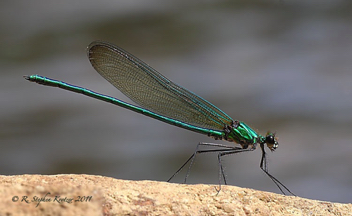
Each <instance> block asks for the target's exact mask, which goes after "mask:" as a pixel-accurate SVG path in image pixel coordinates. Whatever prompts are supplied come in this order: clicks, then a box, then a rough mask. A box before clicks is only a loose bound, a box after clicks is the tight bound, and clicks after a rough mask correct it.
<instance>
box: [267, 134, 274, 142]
mask: <svg viewBox="0 0 352 216" xmlns="http://www.w3.org/2000/svg"><path fill="white" fill-rule="evenodd" d="M265 142H266V143H267V144H275V137H274V136H273V135H272V134H270V135H267V136H266V139H265Z"/></svg>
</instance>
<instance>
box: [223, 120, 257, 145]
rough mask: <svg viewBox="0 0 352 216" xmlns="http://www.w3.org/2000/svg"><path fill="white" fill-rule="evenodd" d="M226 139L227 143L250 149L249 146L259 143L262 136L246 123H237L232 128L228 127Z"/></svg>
mask: <svg viewBox="0 0 352 216" xmlns="http://www.w3.org/2000/svg"><path fill="white" fill-rule="evenodd" d="M224 132H225V136H224V138H225V139H226V140H227V141H230V142H231V141H232V142H235V143H238V144H240V145H242V147H243V148H248V145H252V144H254V143H257V142H258V141H261V140H258V139H261V138H262V136H260V135H258V134H257V133H256V132H255V131H254V130H253V129H252V128H250V127H249V126H248V125H246V124H245V123H244V122H239V121H235V122H234V123H233V124H232V126H227V128H225V130H224Z"/></svg>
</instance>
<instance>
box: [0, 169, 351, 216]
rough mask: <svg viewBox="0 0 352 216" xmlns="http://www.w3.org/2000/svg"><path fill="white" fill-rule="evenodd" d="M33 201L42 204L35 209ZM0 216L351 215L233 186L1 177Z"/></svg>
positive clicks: (347, 207)
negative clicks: (39, 200) (36, 198)
mask: <svg viewBox="0 0 352 216" xmlns="http://www.w3.org/2000/svg"><path fill="white" fill-rule="evenodd" d="M48 193H50V194H48ZM15 196H17V197H18V199H17V197H15ZM24 196H27V201H28V203H27V202H25V201H24ZM55 196H60V197H56V199H55ZM90 196H91V199H89V197H90ZM34 197H38V198H42V199H44V198H45V199H46V200H45V201H42V202H40V203H39V204H38V202H35V201H33V200H34ZM65 197H66V199H64V198H65ZM58 198H61V203H59V202H58ZM72 198H73V200H71V202H70V199H72ZM78 198H81V200H79V201H76V200H77V199H78ZM87 199H88V200H87ZM0 215H352V204H340V203H330V202H323V201H316V200H309V199H304V198H300V197H292V196H283V195H279V194H274V193H269V192H262V191H256V190H252V189H246V188H239V187H235V186H222V190H221V192H220V193H219V194H217V191H216V190H215V185H201V184H199V185H185V184H172V183H166V182H155V181H126V180H119V179H113V178H109V177H102V176H91V175H53V176H46V175H19V176H0Z"/></svg>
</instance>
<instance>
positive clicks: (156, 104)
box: [88, 41, 232, 130]
mask: <svg viewBox="0 0 352 216" xmlns="http://www.w3.org/2000/svg"><path fill="white" fill-rule="evenodd" d="M88 57H89V60H90V62H91V64H92V65H93V67H94V68H95V70H96V71H97V72H98V73H99V74H100V75H101V76H103V77H104V78H105V79H106V80H107V81H109V82H110V83H111V84H112V85H114V86H115V87H116V88H117V89H119V90H120V91H121V92H122V93H123V94H125V95H126V96H127V97H129V98H130V99H131V100H132V101H134V102H135V103H137V104H138V105H140V106H141V107H143V108H146V109H148V110H150V111H153V112H155V113H157V114H160V115H163V116H166V117H168V118H172V119H176V120H179V121H182V122H185V123H188V124H191V125H194V126H198V127H203V128H209V129H214V130H222V129H223V128H224V126H225V125H229V124H231V122H232V119H231V118H230V117H229V116H228V115H227V114H225V113H224V112H223V111H221V110H220V109H219V108H217V107H215V106H214V105H212V104H211V103H210V102H208V101H206V100H204V99H203V98H201V97H199V96H197V95H195V94H194V93H192V92H190V91H188V90H187V89H185V88H183V87H181V86H179V85H177V84H175V83H173V82H172V81H171V80H169V79H167V78H166V77H164V76H163V75H161V74H160V73H158V72H157V71H156V70H154V69H153V68H151V67H150V66H149V65H147V64H146V63H144V62H142V61H141V60H139V59H138V58H136V57H134V56H133V55H131V54H129V53H128V52H126V51H125V50H123V49H121V48H119V47H117V46H115V45H113V44H109V43H106V42H101V41H95V42H93V43H91V44H90V45H89V46H88Z"/></svg>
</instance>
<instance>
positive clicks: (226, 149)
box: [167, 142, 242, 183]
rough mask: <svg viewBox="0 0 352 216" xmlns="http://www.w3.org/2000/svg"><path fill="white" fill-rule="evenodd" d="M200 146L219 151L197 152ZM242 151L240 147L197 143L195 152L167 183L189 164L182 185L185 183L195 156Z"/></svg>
mask: <svg viewBox="0 0 352 216" xmlns="http://www.w3.org/2000/svg"><path fill="white" fill-rule="evenodd" d="M200 146H211V147H216V148H219V149H207V150H199V147H200ZM239 149H242V148H240V147H233V146H227V145H222V144H217V143H203V142H201V143H198V145H197V147H196V150H195V152H194V153H193V154H192V155H191V157H189V158H188V160H187V161H186V162H185V163H184V164H183V165H182V166H181V167H180V168H179V169H178V170H177V171H176V172H175V173H174V174H173V175H172V176H171V177H170V178H169V179H168V180H167V182H170V181H171V179H173V178H174V177H175V176H176V175H177V174H178V173H179V172H180V171H181V170H182V169H183V168H184V167H185V166H186V165H187V164H188V162H190V161H191V162H190V165H189V167H188V170H187V174H186V177H185V180H184V183H186V181H187V178H188V176H189V173H190V170H191V167H192V165H193V162H194V159H195V157H196V155H197V154H202V153H211V152H224V151H234V150H239Z"/></svg>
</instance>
